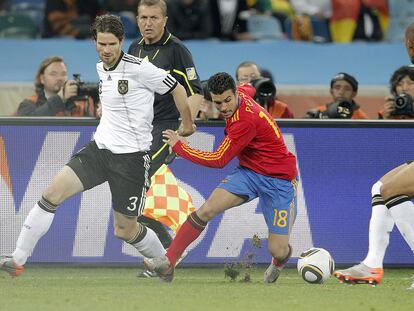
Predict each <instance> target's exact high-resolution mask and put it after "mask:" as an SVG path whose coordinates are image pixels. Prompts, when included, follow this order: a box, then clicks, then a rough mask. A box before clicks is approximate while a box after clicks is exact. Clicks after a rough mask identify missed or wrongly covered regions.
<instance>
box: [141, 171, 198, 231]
mask: <svg viewBox="0 0 414 311" xmlns="http://www.w3.org/2000/svg"><path fill="white" fill-rule="evenodd" d="M194 210H195V207H194V205H193V202H192V199H191V196H190V195H189V194H188V193H187V191H185V190H184V189H183V188H182V187H181V186H180V185H179V184H178V182H177V179H176V178H175V176H174V174H173V173H172V172H171V170H170V169H169V168H168V166H167V165H165V164H164V165H162V166H161V167H160V168H159V169H158V171H157V172H155V174H154V175H153V176H152V178H151V187H150V188H149V190H148V192H147V199H146V201H145V208H144V212H143V215H144V216H147V217H150V218H153V219H156V220H157V221H159V222H161V223H162V224H164V225H166V226H168V227H170V228H171V229H172V230H173V231H174V232H177V231H178V229H179V228H180V227H181V225H182V224H183V223H184V222H185V221H186V220H187V217H188V215H189V214H191V213H192V212H193V211H194Z"/></svg>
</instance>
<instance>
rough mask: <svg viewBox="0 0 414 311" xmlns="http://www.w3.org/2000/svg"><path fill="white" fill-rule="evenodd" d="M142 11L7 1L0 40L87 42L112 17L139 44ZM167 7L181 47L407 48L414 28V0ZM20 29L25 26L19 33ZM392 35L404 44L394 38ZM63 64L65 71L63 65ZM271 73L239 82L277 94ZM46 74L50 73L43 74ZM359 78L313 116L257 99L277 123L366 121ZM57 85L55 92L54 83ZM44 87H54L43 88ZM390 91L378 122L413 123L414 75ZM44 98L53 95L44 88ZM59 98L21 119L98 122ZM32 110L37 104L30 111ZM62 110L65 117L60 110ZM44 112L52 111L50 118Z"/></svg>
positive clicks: (68, 1) (128, 2)
mask: <svg viewBox="0 0 414 311" xmlns="http://www.w3.org/2000/svg"><path fill="white" fill-rule="evenodd" d="M138 3H139V0H8V1H4V0H3V1H0V10H2V11H1V13H0V38H1V37H13V36H15V37H20V38H24V37H25V36H27V37H29V38H30V37H31V36H32V37H33V38H41V37H42V38H56V37H63V38H68V37H69V38H76V39H86V38H89V37H90V24H91V22H92V21H93V20H94V18H95V16H97V15H101V14H106V13H111V14H116V15H119V16H120V17H121V20H122V22H123V24H124V26H125V33H126V36H127V38H137V37H139V30H138V27H137V23H136V14H137V6H138ZM166 3H167V11H168V19H167V24H166V25H167V29H168V30H169V31H170V32H171V33H172V34H174V35H175V36H176V37H178V38H180V39H181V40H191V39H212V38H215V39H216V40H255V39H283V38H284V39H291V40H300V41H313V42H318V43H325V42H341V43H345V42H351V41H359V40H363V41H382V40H390V41H393V40H399V41H402V40H403V37H404V32H405V29H406V28H407V26H408V25H409V24H410V22H411V21H413V20H414V5H412V0H399V1H397V0H166ZM11 16H12V17H13V18H11ZM22 16H25V17H26V18H28V19H29V20H31V21H32V23H33V25H34V27H35V31H33V29H31V30H30V29H29V28H27V29H26V30H27V31H26V32H25V28H24V26H25V25H26V26H27V21H28V20H27V19H24V18H23V19H21V20H20V19H19V18H20V17H22ZM2 17H8V19H7V21H6V22H4V21H3V22H2V19H1V18H2ZM18 23H21V24H20V25H21V26H22V27H21V28H20V30H19V27H18ZM13 25H14V26H15V27H14V28H13V27H12V26H13ZM8 27H9V28H8ZM7 29H9V31H7ZM10 29H12V30H10ZM28 29H29V30H28ZM396 29H398V31H397V30H396ZM393 33H395V34H398V36H397V35H395V36H394V35H392V34H393ZM397 37H398V38H397ZM59 63H61V65H62V64H63V66H65V65H64V63H63V60H61V61H60V62H59ZM45 69H47V68H45ZM63 69H64V70H63V72H64V74H63V75H62V77H65V79H67V76H65V75H67V70H66V67H65V68H63ZM266 69H267V68H259V66H258V65H256V64H255V63H251V62H246V63H243V64H240V67H239V68H237V70H236V79H237V82H238V83H252V84H254V83H253V82H254V80H256V79H258V78H268V79H269V81H270V85H273V86H274V81H273V77H271V76H268V75H266V74H264V72H266ZM240 71H242V72H247V73H248V75H249V79H248V80H246V81H243V79H239V74H240ZM397 73H399V74H397ZM46 74H47V72H45V73H44V75H46ZM240 77H242V75H241V76H240ZM357 78H358V77H353V76H352V75H351V74H349V73H346V72H341V73H338V75H337V76H335V77H333V78H332V80H331V85H330V88H329V86H327V89H329V92H330V95H331V96H332V102H329V103H321V105H319V106H317V107H315V108H314V109H310V110H309V111H308V112H307V114H306V116H294V115H293V113H292V112H291V111H290V110H289V103H284V102H282V101H280V100H279V99H278V98H277V97H276V91H274V93H272V92H270V93H269V92H267V93H268V94H271V96H269V98H265V99H263V98H259V97H258V96H260V90H258V89H257V87H256V90H257V93H256V94H253V95H252V97H255V99H256V100H257V101H258V102H259V103H261V104H262V105H265V106H266V107H267V110H268V111H269V112H271V115H272V116H273V117H275V118H294V117H296V118H303V117H306V118H353V119H367V118H368V117H367V115H366V113H365V112H364V111H363V109H361V108H360V105H359V104H358V103H357V102H355V100H354V98H355V97H356V95H357V92H358V81H357ZM45 82H47V81H45ZM52 82H53V81H52ZM63 82H64V81H63V80H62V81H57V82H56V84H58V85H61V84H62V83H63ZM51 85H52V86H54V82H53V83H51ZM67 85H69V84H67ZM42 86H44V87H47V86H48V85H47V83H46V84H45V83H43V84H42ZM36 87H38V85H36ZM389 88H390V91H391V95H392V96H391V97H389V98H387V99H385V101H384V106H383V109H381V110H380V111H378V118H380V119H412V118H414V108H413V106H414V104H413V98H414V68H412V67H408V66H406V67H402V68H399V69H397V71H396V72H395V73H394V75H393V76H392V77H391V79H390V84H389ZM45 91H48V89H47V88H45ZM58 91H59V90H56V91H54V92H52V93H53V94H52V95H53V96H52V99H56V103H57V104H56V105H52V106H53V107H52V106H51V104H50V103H49V101H50V100H49V99H48V101H46V97H50V96H44V94H43V93H42V92H41V93H37V95H36V97H33V98H29V99H25V100H24V101H23V102H22V103H21V105H20V106H19V108H18V110H17V112H16V114H17V115H55V114H57V113H61V114H62V113H63V114H64V115H68V116H70V115H73V109H72V108H71V109H68V107H75V106H76V107H78V108H79V107H83V108H82V109H81V113H80V115H81V116H94V115H95V114H96V111H93V109H90V108H89V106H90V103H89V102H90V98H88V97H86V98H85V101H84V103H83V104H82V105H79V104H76V105H75V102H74V101H73V98H72V99H71V100H68V99H69V96H66V97H65V96H63V94H59V93H58ZM204 93H205V95H206V98H204V101H203V105H202V107H201V112H200V114H199V116H198V117H199V118H201V119H207V120H211V119H221V118H220V115H219V113H218V111H217V110H216V109H215V107H214V105H213V103H212V102H211V100H210V99H209V98H208V91H207V92H206V90H204ZM39 94H40V95H39ZM46 95H50V94H46ZM66 95H67V94H66ZM78 99H79V98H77V100H78ZM397 99H398V100H397ZM39 101H41V102H44V103H45V105H40V104H39ZM28 102H30V104H27V103H28ZM78 102H79V100H78ZM33 103H35V105H33ZM399 103H400V104H402V105H403V106H404V107H411V108H410V109H405V108H404V109H399V110H398V111H397V113H396V112H395V107H396V104H399ZM22 104H25V106H24V107H29V110H27V109H23V108H24V107H22ZM55 106H56V107H59V109H58V110H56V109H57V108H56V107H55ZM36 107H37V108H36ZM45 107H46V108H47V111H48V113H46V114H45V112H44V109H46V108H45ZM96 107H97V105H95V108H96ZM55 110H56V111H55ZM76 113H78V112H76Z"/></svg>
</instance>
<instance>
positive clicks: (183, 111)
mask: <svg viewBox="0 0 414 311" xmlns="http://www.w3.org/2000/svg"><path fill="white" fill-rule="evenodd" d="M171 94H172V96H173V98H174V102H175V105H176V106H177V109H178V111H179V112H180V116H181V125H180V128H179V129H178V134H179V135H181V136H189V135H191V134H193V133H194V131H195V125H194V123H193V119H192V117H191V111H190V106H189V105H188V102H187V93H186V91H185V89H184V87H183V86H182V85H181V84H177V86H176V87H175V88H174V90H173V91H172V92H171Z"/></svg>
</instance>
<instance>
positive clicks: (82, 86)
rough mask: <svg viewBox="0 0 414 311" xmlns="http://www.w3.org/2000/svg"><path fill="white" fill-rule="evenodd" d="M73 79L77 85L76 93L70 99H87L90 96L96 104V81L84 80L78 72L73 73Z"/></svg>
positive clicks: (97, 97)
mask: <svg viewBox="0 0 414 311" xmlns="http://www.w3.org/2000/svg"><path fill="white" fill-rule="evenodd" d="M73 80H75V82H76V85H77V86H78V94H77V95H76V96H74V97H72V98H71V99H72V100H74V101H77V100H87V99H88V97H89V96H90V97H92V99H93V102H94V103H95V105H96V104H97V103H98V101H99V93H98V83H94V82H84V81H83V80H82V79H81V75H80V74H79V73H74V74H73Z"/></svg>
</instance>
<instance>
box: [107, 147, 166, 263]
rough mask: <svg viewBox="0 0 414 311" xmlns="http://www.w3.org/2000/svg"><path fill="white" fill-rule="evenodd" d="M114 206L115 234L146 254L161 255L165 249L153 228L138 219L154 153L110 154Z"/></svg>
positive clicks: (149, 255)
mask: <svg viewBox="0 0 414 311" xmlns="http://www.w3.org/2000/svg"><path fill="white" fill-rule="evenodd" d="M106 163H107V175H108V183H109V188H110V189H111V194H112V200H113V209H114V234H115V236H116V237H117V238H119V239H121V240H124V241H126V242H127V243H129V244H131V245H132V246H134V247H135V248H136V249H137V250H138V251H139V252H140V253H141V254H142V255H143V256H145V257H150V258H153V257H159V256H162V255H164V254H165V249H164V247H163V246H162V244H161V242H160V240H159V239H158V237H157V235H156V234H155V232H154V231H153V230H151V229H150V228H147V227H145V226H144V225H142V224H139V223H138V222H137V217H138V216H139V215H140V214H141V213H142V210H143V209H144V206H145V199H146V192H147V190H148V186H149V178H148V168H149V163H150V156H149V154H147V153H144V152H136V153H131V154H112V153H108V154H107V155H106Z"/></svg>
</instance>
